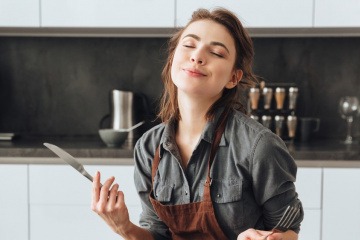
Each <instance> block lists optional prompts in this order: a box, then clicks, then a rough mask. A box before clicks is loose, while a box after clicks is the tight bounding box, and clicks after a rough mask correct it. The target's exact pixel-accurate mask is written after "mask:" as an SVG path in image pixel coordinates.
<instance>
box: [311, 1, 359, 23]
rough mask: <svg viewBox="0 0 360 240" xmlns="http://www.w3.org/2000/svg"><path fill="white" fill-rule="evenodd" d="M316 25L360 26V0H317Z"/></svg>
mask: <svg viewBox="0 0 360 240" xmlns="http://www.w3.org/2000/svg"><path fill="white" fill-rule="evenodd" d="M314 24H315V27H360V1H359V0H344V1H338V0H315V21H314Z"/></svg>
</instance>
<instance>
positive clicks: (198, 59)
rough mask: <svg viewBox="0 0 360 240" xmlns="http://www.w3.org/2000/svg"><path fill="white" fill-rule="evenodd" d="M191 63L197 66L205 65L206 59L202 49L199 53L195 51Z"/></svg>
mask: <svg viewBox="0 0 360 240" xmlns="http://www.w3.org/2000/svg"><path fill="white" fill-rule="evenodd" d="M190 61H191V62H193V63H196V64H200V65H204V64H205V57H204V55H203V53H202V51H201V50H200V49H199V50H198V51H194V52H193V54H192V55H191V59H190Z"/></svg>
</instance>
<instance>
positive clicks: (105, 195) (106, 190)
mask: <svg viewBox="0 0 360 240" xmlns="http://www.w3.org/2000/svg"><path fill="white" fill-rule="evenodd" d="M114 180H115V177H110V178H108V179H107V180H106V181H105V183H104V185H103V186H102V187H101V190H100V200H101V198H104V199H106V200H107V199H108V196H109V189H110V186H111V185H112V184H113V182H114Z"/></svg>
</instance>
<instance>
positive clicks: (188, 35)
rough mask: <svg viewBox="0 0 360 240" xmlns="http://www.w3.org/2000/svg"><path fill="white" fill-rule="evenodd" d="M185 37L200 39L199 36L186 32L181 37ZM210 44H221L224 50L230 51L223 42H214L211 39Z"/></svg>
mask: <svg viewBox="0 0 360 240" xmlns="http://www.w3.org/2000/svg"><path fill="white" fill-rule="evenodd" d="M186 37H191V38H194V39H195V40H197V41H200V40H201V38H200V37H199V36H198V35H195V34H191V33H190V34H187V35H186V36H184V37H183V38H182V39H184V38H186ZM210 45H214V46H221V47H223V48H225V50H226V51H227V52H228V53H230V51H229V49H228V48H227V47H226V46H225V44H223V43H221V42H216V41H212V42H210Z"/></svg>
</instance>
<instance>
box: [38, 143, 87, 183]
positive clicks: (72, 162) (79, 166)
mask: <svg viewBox="0 0 360 240" xmlns="http://www.w3.org/2000/svg"><path fill="white" fill-rule="evenodd" d="M44 145H45V147H47V148H48V149H50V150H51V151H53V152H54V153H55V154H56V155H58V156H59V157H60V158H61V159H62V160H64V161H65V162H66V163H68V164H69V165H70V166H72V167H73V168H75V169H76V170H77V171H78V172H79V173H81V174H82V175H83V176H85V177H86V178H87V179H89V180H90V181H91V182H92V181H93V177H92V176H91V175H90V174H89V173H88V172H87V171H86V170H85V169H84V166H83V165H82V164H81V163H79V162H78V161H77V160H76V159H75V158H74V157H73V156H71V155H70V154H69V153H67V152H66V151H65V150H63V149H61V148H59V147H58V146H56V145H54V144H50V143H44Z"/></svg>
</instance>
